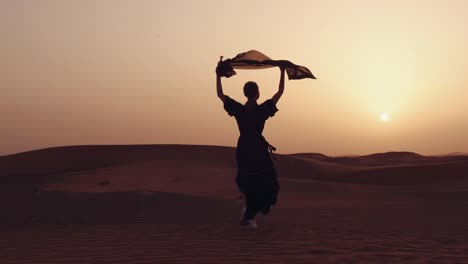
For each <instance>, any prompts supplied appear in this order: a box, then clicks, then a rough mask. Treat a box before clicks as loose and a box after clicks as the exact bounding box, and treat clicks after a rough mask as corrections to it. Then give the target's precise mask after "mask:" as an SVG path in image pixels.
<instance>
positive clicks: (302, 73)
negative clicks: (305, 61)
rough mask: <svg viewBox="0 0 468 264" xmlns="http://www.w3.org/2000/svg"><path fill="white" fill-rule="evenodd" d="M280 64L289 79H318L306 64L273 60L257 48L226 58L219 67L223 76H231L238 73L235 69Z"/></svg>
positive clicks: (267, 66)
mask: <svg viewBox="0 0 468 264" xmlns="http://www.w3.org/2000/svg"><path fill="white" fill-rule="evenodd" d="M279 66H282V67H285V68H286V73H287V75H288V78H289V80H300V79H304V78H311V79H316V78H315V76H314V75H313V74H312V72H311V71H310V70H309V69H307V68H306V67H304V66H299V65H296V64H294V63H292V62H290V61H287V60H272V59H270V58H269V57H268V56H266V55H265V54H263V53H261V52H259V51H256V50H251V51H247V52H244V53H240V54H238V55H237V56H235V57H234V58H232V59H227V60H224V61H222V62H221V63H220V64H219V66H218V68H219V74H220V76H221V77H227V78H229V77H231V76H233V75H235V74H236V72H235V71H234V69H266V68H272V67H279Z"/></svg>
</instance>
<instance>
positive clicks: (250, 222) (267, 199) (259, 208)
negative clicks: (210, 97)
mask: <svg viewBox="0 0 468 264" xmlns="http://www.w3.org/2000/svg"><path fill="white" fill-rule="evenodd" d="M220 63H221V60H220ZM219 65H220V64H218V66H219ZM280 70H281V77H280V82H279V89H278V92H277V93H276V94H275V95H274V96H273V97H272V98H271V99H268V100H266V101H265V102H264V103H262V104H260V105H259V104H258V103H257V100H258V98H259V96H260V92H259V89H258V85H257V84H256V83H255V82H247V83H245V85H244V95H245V96H246V97H247V102H246V103H245V104H244V105H242V104H240V103H239V102H236V101H235V100H233V99H231V98H230V97H229V96H226V95H224V93H223V88H222V85H221V76H220V71H219V67H217V68H216V90H217V93H218V97H219V99H221V101H223V104H224V109H225V110H226V112H227V113H228V114H229V115H230V116H234V117H235V118H236V121H237V125H238V127H239V131H240V136H239V139H238V141H237V149H236V161H237V176H236V184H237V187H238V188H239V191H240V192H241V193H242V196H243V199H244V201H245V208H244V211H243V212H242V217H241V220H240V224H241V225H243V226H249V227H251V228H256V227H257V224H256V222H255V220H254V219H255V216H256V215H257V214H258V213H259V212H261V213H263V214H267V213H269V212H270V208H271V206H272V205H274V204H275V203H276V200H277V196H278V192H279V188H280V187H279V184H278V180H277V176H276V169H275V166H274V164H273V161H272V155H273V154H272V151H273V150H275V148H274V147H273V146H271V145H270V144H269V143H268V142H267V141H266V140H265V138H264V137H263V135H262V132H263V128H264V126H265V121H266V120H267V119H268V118H270V117H272V116H274V115H275V113H276V112H277V111H278V109H277V108H276V103H277V102H278V100H279V99H280V98H281V95H283V91H284V72H285V69H284V68H283V67H280Z"/></svg>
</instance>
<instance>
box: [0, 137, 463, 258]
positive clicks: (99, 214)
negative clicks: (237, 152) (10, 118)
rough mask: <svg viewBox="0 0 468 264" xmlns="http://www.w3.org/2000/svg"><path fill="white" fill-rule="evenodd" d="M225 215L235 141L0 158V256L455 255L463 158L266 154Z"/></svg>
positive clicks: (232, 194)
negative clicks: (267, 192)
mask: <svg viewBox="0 0 468 264" xmlns="http://www.w3.org/2000/svg"><path fill="white" fill-rule="evenodd" d="M276 165H277V168H278V171H279V176H280V183H281V187H282V189H281V193H280V197H279V198H280V200H279V203H278V204H277V206H275V208H274V209H273V211H272V212H271V214H269V215H266V216H259V217H258V219H257V222H258V224H259V228H258V229H257V230H250V229H246V228H241V227H240V226H239V225H238V220H239V217H240V212H241V209H242V201H240V200H238V199H237V196H238V192H237V190H236V187H235V184H234V177H235V163H234V149H233V148H227V147H212V146H180V145H179V146H178V145H147V146H144V145H140V146H76V147H61V148H51V149H44V150H38V151H32V152H26V153H20V154H16V155H9V156H2V157H0V191H1V194H0V198H1V199H0V215H1V218H0V263H240V262H242V263H468V224H467V223H468V221H467V220H468V157H466V156H450V157H424V156H420V155H417V154H414V153H384V154H375V155H369V156H361V157H345V158H333V157H326V156H324V155H319V154H296V155H278V160H277V161H276Z"/></svg>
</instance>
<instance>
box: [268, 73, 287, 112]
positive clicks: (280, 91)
mask: <svg viewBox="0 0 468 264" xmlns="http://www.w3.org/2000/svg"><path fill="white" fill-rule="evenodd" d="M280 70H281V77H280V82H279V87H278V92H277V93H276V94H275V95H273V97H272V98H271V100H273V101H274V102H275V104H276V103H278V101H279V99H280V98H281V96H282V95H283V92H284V71H285V68H284V67H280Z"/></svg>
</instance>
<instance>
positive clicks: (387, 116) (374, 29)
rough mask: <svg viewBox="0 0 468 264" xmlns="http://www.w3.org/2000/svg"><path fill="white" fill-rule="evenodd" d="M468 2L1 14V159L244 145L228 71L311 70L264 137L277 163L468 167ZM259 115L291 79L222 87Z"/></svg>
mask: <svg viewBox="0 0 468 264" xmlns="http://www.w3.org/2000/svg"><path fill="white" fill-rule="evenodd" d="M467 11H468V1H463V0H460V1H455V0H444V1H429V0H425V1H419V0H412V1H407V0H405V1H403V0H401V1H399V0H397V1H376V0H362V1H359V0H356V1H345V0H342V1H312V0H304V1H285V0H278V1H276V0H268V1H252V0H250V1H240V0H239V1H219V0H216V1H215V0H210V1H206V0H200V1H198V0H197V1H195V0H193V1H192V0H185V1H174V0H167V1H156V0H154V1H131V0H127V1H120V0H92V1H90V0H74V1H72V0H69V1H67V0H54V1H52V0H41V1H35V0H29V1H24V0H0V33H1V39H2V40H1V41H0V155H5V154H12V153H16V152H20V151H26V150H32V149H38V148H45V147H52V146H63V145H81V144H197V145H199V144H200V145H224V146H235V144H236V142H237V136H238V134H239V132H238V130H237V126H236V123H235V120H234V118H231V117H229V116H228V115H227V114H226V113H225V112H224V110H223V108H222V103H221V101H220V100H219V99H218V98H217V97H216V90H215V73H214V72H215V66H216V63H217V61H218V59H219V56H220V55H224V56H225V58H230V57H233V56H235V55H236V54H238V53H240V52H244V51H248V50H252V49H255V50H258V51H260V52H263V53H264V54H266V55H268V56H270V57H271V58H273V59H287V60H291V61H292V62H294V63H296V64H299V65H304V66H307V67H308V68H309V69H310V70H311V71H312V72H313V73H314V75H315V76H317V78H318V79H317V80H311V79H305V80H293V81H287V82H286V89H285V93H284V95H283V97H282V98H281V100H280V101H279V103H278V108H279V109H280V111H279V112H278V113H277V114H276V116H275V117H274V118H272V119H271V120H269V121H268V122H267V125H266V128H265V131H264V135H265V137H266V138H267V140H268V141H269V142H270V143H271V144H272V145H275V146H276V147H277V148H278V152H279V153H294V152H321V153H324V154H328V155H344V154H369V153H375V152H386V151H400V150H401V151H415V152H418V153H421V154H442V153H449V152H468V136H467V135H468V74H467V71H468V26H467V25H468V16H467V15H466V13H467ZM249 80H253V81H256V82H257V83H258V84H259V86H260V91H261V96H260V101H263V100H266V99H268V98H270V97H271V96H272V95H273V94H274V93H275V92H276V90H277V88H278V81H279V70H278V69H277V68H273V69H265V70H254V71H252V70H251V71H249V70H239V71H238V74H237V75H236V76H234V77H231V78H229V79H225V78H223V85H224V91H225V93H226V94H227V95H229V96H231V97H233V98H235V99H237V100H238V101H242V102H245V99H244V96H243V94H242V86H243V84H244V83H245V82H246V81H249Z"/></svg>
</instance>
